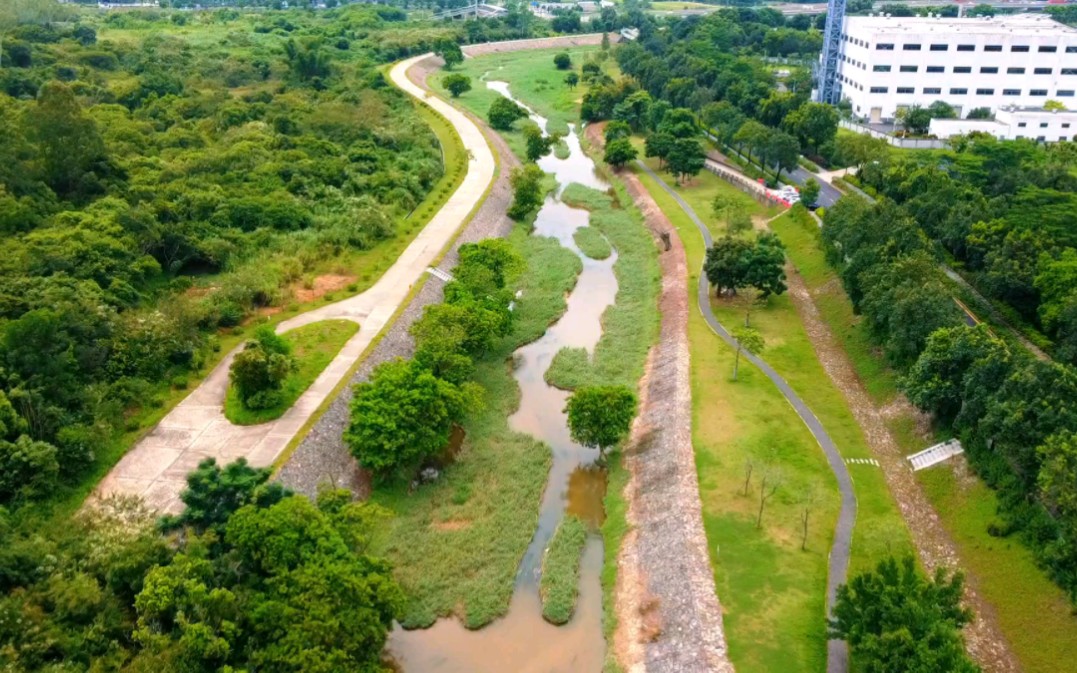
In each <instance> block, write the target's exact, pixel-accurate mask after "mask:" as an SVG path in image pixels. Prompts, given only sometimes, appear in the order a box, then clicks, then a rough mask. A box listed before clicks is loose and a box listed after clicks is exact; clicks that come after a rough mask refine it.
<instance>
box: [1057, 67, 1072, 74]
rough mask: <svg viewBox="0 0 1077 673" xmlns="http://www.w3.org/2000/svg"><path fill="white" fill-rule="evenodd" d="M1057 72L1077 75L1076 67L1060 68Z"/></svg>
mask: <svg viewBox="0 0 1077 673" xmlns="http://www.w3.org/2000/svg"><path fill="white" fill-rule="evenodd" d="M1058 72H1059V74H1060V75H1077V68H1062V69H1061V70H1059V71H1058Z"/></svg>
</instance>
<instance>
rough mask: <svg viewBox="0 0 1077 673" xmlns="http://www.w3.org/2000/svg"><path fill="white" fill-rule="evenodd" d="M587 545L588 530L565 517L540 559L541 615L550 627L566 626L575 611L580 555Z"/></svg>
mask: <svg viewBox="0 0 1077 673" xmlns="http://www.w3.org/2000/svg"><path fill="white" fill-rule="evenodd" d="M585 542H587V527H586V526H585V525H584V523H583V522H582V521H580V520H579V519H578V518H577V517H574V516H567V517H565V518H564V520H563V521H561V524H560V525H559V526H558V527H557V531H556V532H555V533H554V535H553V540H551V541H550V546H549V547H547V548H546V554H545V556H543V557H542V584H541V585H540V587H539V590H540V592H541V594H542V616H543V618H545V619H546V621H548V622H550V623H551V624H565V623H567V622H568V620H570V619H572V613H573V612H575V611H576V595H577V594H578V593H579V584H580V555H581V554H582V553H583V545H584V543H585Z"/></svg>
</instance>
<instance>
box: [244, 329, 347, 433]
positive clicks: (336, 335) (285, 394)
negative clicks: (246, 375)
mask: <svg viewBox="0 0 1077 673" xmlns="http://www.w3.org/2000/svg"><path fill="white" fill-rule="evenodd" d="M358 331H359V325H358V324H357V323H354V322H352V321H351V320H323V321H321V322H316V323H311V324H310V325H304V326H303V327H297V328H295V329H294V330H292V331H290V332H287V333H286V334H284V338H286V339H287V340H288V341H289V342H290V343H291V344H292V356H293V357H295V361H296V370H295V371H294V372H292V374H291V375H290V376H289V377H288V378H287V379H285V381H284V386H283V388H282V389H281V395H280V402H279V403H278V404H276V405H275V406H272V407H270V408H268V409H248V408H247V407H245V406H244V405H243V402H241V401H240V399H239V393H237V392H236V389H235V386H228V394H227V396H226V397H225V400H224V416H225V418H227V419H228V420H230V421H232V422H233V423H235V424H236V425H257V424H258V423H265V422H266V421H271V420H273V419H275V418H280V417H281V416H283V415H284V412H286V411H288V409H290V408H291V407H292V405H293V404H295V401H296V400H298V399H299V396H300V395H302V394H303V393H304V392H306V390H307V388H309V387H310V384H312V383H314V379H316V378H318V375H319V374H321V373H322V370H324V369H325V368H326V367H327V366H329V363H330V362H332V361H333V358H335V357H336V356H337V353H339V352H340V349H341V348H343V347H344V344H345V343H346V342H347V341H348V339H350V338H352V336H354V335H355V333H356V332H358Z"/></svg>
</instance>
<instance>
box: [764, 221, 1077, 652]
mask: <svg viewBox="0 0 1077 673" xmlns="http://www.w3.org/2000/svg"><path fill="white" fill-rule="evenodd" d="M772 228H773V229H774V230H775V231H776V232H777V233H778V235H779V236H781V238H782V241H783V242H784V243H785V245H786V247H787V252H788V254H789V257H790V259H791V260H792V261H793V263H794V264H795V265H796V267H797V269H798V270H799V271H800V274H801V276H802V277H803V278H804V281H805V283H806V284H807V285H808V288H809V290H811V291H812V293H813V295H814V299H815V303H816V306H817V307H818V308H819V312H820V315H821V317H822V319H823V320H824V321H825V322H826V323H827V324H828V325H829V327H830V330H831V332H832V333H833V334H834V335H835V337H836V338H837V339H838V341H839V342H840V343H841V344H842V346H843V347H844V349H845V352H846V354H847V355H848V356H849V358H850V360H851V361H852V363H853V367H854V368H855V369H856V372H857V374H858V375H859V376H860V380H861V381H862V382H863V383H864V385H865V387H866V388H867V389H868V392H869V394H871V396H872V397H873V398H874V400H875V402H876V404H878V405H886V404H888V403H889V402H891V401H892V400H893V399H894V398H895V397H896V396H897V394H898V385H897V379H898V377H897V374H896V373H895V372H894V371H893V370H891V369H889V368H888V367H887V366H886V363H885V362H884V361H883V359H882V357H881V356H880V355H879V354H878V351H877V349H875V348H874V347H873V345H872V343H871V341H870V339H869V338H868V336H867V334H866V330H865V329H864V327H863V326H862V325H861V323H860V321H859V320H858V319H857V318H856V316H854V315H853V311H852V306H851V304H850V303H849V300H848V297H846V296H845V293H844V291H843V290H842V288H841V283H840V282H839V281H838V279H837V276H836V274H835V273H834V272H833V270H832V269H830V268H829V267H828V266H827V265H826V262H825V260H824V257H823V252H822V250H821V249H820V248H819V245H818V238H817V231H816V230H815V229H814V227H813V225H812V224H809V223H806V222H796V221H794V220H792V219H791V218H789V219H787V218H782V219H780V220H776V221H775V222H774V223H773V224H772ZM886 422H887V425H888V426H889V428H890V431H891V433H892V434H893V435H894V438H895V440H896V441H897V442H898V444H899V445H900V446H901V448H902V450H903V451H904V452H905V453H906V454H908V453H913V452H915V451H919V450H921V449H923V448H924V446H923V444H924V442H923V439H922V438H920V437H918V436H917V434H916V433H915V431H914V420H913V419H912V418H910V417H908V416H907V415H904V414H899V415H894V416H890V417H888V418H887V420H886ZM916 476H917V479H918V480H919V481H920V483H921V484H922V485H923V486H924V490H925V493H926V494H927V496H928V498H929V499H930V500H931V502H932V504H933V505H934V507H935V511H936V512H937V513H938V515H939V518H940V519H941V520H942V523H943V525H944V526H945V527H946V530H947V532H949V534H950V536H951V538H952V539H953V540H954V542H955V544H956V545H957V547H958V550H959V552H960V554H961V560H962V562H963V563H964V564H965V566H966V567H967V568H968V570H969V571H970V572H971V573H972V574H973V575H975V577H976V580H977V587H978V589H979V591H980V594H981V596H982V597H983V598H984V599H986V600H987V601H988V602H990V603H991V604H992V605H993V606H994V608H995V612H996V619H997V620H998V623H999V625H1000V626H1001V628H1002V631H1003V633H1004V634H1005V636H1006V638H1007V640H1008V641H1009V644H1010V647H1011V649H1012V650H1013V652H1014V654H1015V655H1016V656H1017V658H1018V659H1019V660H1020V662H1021V665H1022V667H1023V668H1024V670H1025V671H1027V672H1028V673H1052V672H1054V671H1058V670H1060V669H1059V666H1060V664H1059V662H1065V661H1077V618H1075V617H1074V614H1073V612H1072V610H1071V608H1070V606H1069V603H1068V601H1067V600H1066V597H1065V595H1064V593H1063V592H1062V591H1061V590H1060V589H1059V588H1058V587H1057V586H1055V585H1054V584H1053V583H1051V581H1050V580H1049V579H1047V577H1046V576H1045V575H1044V573H1043V572H1042V571H1041V570H1040V569H1039V568H1038V567H1037V566H1036V563H1035V559H1034V558H1033V556H1032V553H1031V552H1030V551H1029V550H1028V549H1027V548H1026V547H1024V546H1023V545H1021V544H1020V542H1019V541H1017V540H1015V539H999V538H994V537H991V536H990V535H988V534H987V526H988V524H989V523H990V522H991V521H992V520H993V519H994V518H995V513H996V511H997V501H996V496H995V494H994V492H993V491H991V490H990V489H989V488H988V487H987V486H985V485H984V484H983V482H981V481H980V480H979V479H977V478H976V477H974V476H971V475H962V477H961V478H960V479H958V478H957V477H956V476H955V474H954V470H953V468H951V467H950V466H949V465H942V466H939V467H937V468H932V469H930V470H923V471H920V472H917V473H916Z"/></svg>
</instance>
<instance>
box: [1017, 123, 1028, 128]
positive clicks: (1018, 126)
mask: <svg viewBox="0 0 1077 673" xmlns="http://www.w3.org/2000/svg"><path fill="white" fill-rule="evenodd" d="M1026 126H1028V122H1017V128H1019V129H1023V128H1025V127H1026Z"/></svg>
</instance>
